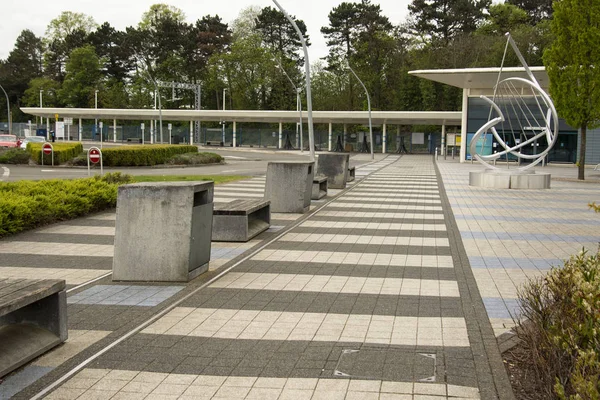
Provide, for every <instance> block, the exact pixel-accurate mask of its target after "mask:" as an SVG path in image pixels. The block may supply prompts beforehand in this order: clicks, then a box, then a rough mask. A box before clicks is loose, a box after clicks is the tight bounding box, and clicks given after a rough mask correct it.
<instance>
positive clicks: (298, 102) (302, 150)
mask: <svg viewBox="0 0 600 400" xmlns="http://www.w3.org/2000/svg"><path fill="white" fill-rule="evenodd" d="M275 65H276V66H277V68H279V69H280V70H281V72H283V74H284V75H285V77H286V78H287V79H288V81H290V83H291V84H292V87H293V88H294V91H295V92H296V111H298V112H299V113H300V123H299V124H298V126H300V152H301V153H304V146H303V143H302V101H300V92H302V89H300V88H298V87H296V85H295V84H294V81H292V78H290V76H289V75H288V74H287V72H285V69H283V67H282V66H281V65H280V64H275ZM297 134H298V127H296V135H297Z"/></svg>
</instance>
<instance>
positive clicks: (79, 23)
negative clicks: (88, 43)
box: [45, 11, 97, 42]
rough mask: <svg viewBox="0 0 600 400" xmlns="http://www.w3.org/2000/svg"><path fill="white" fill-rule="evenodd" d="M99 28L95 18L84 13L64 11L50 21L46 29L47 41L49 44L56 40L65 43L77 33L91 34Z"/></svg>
mask: <svg viewBox="0 0 600 400" xmlns="http://www.w3.org/2000/svg"><path fill="white" fill-rule="evenodd" d="M96 26H97V24H96V22H95V21H94V18H92V17H90V16H89V15H85V14H83V13H75V12H71V11H63V12H62V13H60V15H59V16H58V17H56V18H54V19H53V20H51V21H50V23H49V24H48V27H47V28H46V36H45V39H46V40H47V41H48V42H53V41H55V40H58V41H64V40H66V39H67V37H68V36H69V35H72V34H73V33H74V32H75V31H78V30H81V31H83V32H85V33H86V34H88V33H90V32H91V31H92V30H93V29H95V28H96Z"/></svg>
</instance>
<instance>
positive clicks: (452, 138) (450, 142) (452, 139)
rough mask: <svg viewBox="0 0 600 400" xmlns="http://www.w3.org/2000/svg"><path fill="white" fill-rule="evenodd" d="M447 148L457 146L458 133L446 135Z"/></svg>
mask: <svg viewBox="0 0 600 400" xmlns="http://www.w3.org/2000/svg"><path fill="white" fill-rule="evenodd" d="M446 146H456V133H449V134H447V135H446Z"/></svg>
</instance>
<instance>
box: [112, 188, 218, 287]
mask: <svg viewBox="0 0 600 400" xmlns="http://www.w3.org/2000/svg"><path fill="white" fill-rule="evenodd" d="M213 190H214V183H213V182H158V183H154V182H147V183H136V184H132V185H124V186H121V187H119V193H118V198H117V220H116V232H115V255H114V258H113V280H115V281H140V282H187V281H189V280H190V279H193V278H195V277H196V276H198V275H199V274H201V273H203V272H205V271H206V270H208V262H209V260H210V246H211V235H212V212H213Z"/></svg>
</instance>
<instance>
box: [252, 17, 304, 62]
mask: <svg viewBox="0 0 600 400" xmlns="http://www.w3.org/2000/svg"><path fill="white" fill-rule="evenodd" d="M291 18H292V19H293V20H294V22H296V25H298V29H300V32H302V36H304V40H305V42H306V45H307V46H310V41H309V38H308V35H307V34H306V24H305V23H304V21H302V20H299V19H296V17H294V16H291ZM255 29H256V30H257V31H258V32H259V33H260V34H261V36H262V39H263V43H264V44H265V45H266V46H267V47H268V48H270V49H271V50H272V51H274V52H276V53H278V54H279V55H280V57H282V58H285V59H288V60H293V61H294V62H295V63H296V64H297V65H298V66H302V65H303V64H304V57H302V56H300V54H299V50H301V49H302V43H301V42H300V38H299V37H298V33H296V30H295V29H294V27H293V26H292V24H290V22H289V21H288V20H287V18H286V17H285V15H284V14H283V13H282V12H281V11H279V10H276V9H274V8H272V7H265V8H263V9H262V10H261V12H260V14H258V16H257V17H256V25H255Z"/></svg>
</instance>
